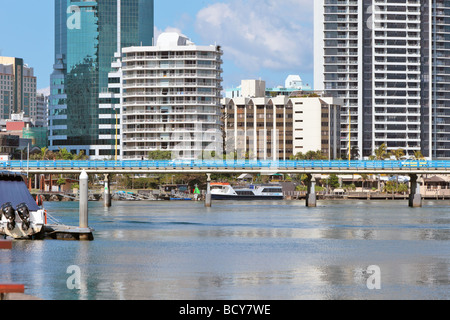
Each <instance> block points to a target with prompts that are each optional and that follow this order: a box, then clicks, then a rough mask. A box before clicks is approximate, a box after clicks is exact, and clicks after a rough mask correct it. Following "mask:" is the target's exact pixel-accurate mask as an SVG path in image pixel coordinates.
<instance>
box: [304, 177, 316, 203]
mask: <svg viewBox="0 0 450 320" xmlns="http://www.w3.org/2000/svg"><path fill="white" fill-rule="evenodd" d="M306 183H307V187H308V189H307V190H308V191H307V193H306V206H307V207H309V208H314V207H317V197H316V178H315V177H314V175H312V174H308V175H307V179H306Z"/></svg>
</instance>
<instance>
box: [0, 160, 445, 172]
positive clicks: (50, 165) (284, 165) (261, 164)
mask: <svg viewBox="0 0 450 320" xmlns="http://www.w3.org/2000/svg"><path fill="white" fill-rule="evenodd" d="M27 168H28V169H44V170H45V169H74V170H80V169H91V170H93V169H150V168H156V169H158V168H160V169H166V168H167V169H170V168H187V169H188V168H192V169H214V168H217V169H224V168H228V169H234V168H235V169H242V168H244V169H254V170H257V169H269V170H270V169H274V170H276V169H335V170H336V169H339V170H349V169H358V170H389V169H391V170H392V169H394V170H395V169H405V170H407V169H449V170H450V161H444V160H443V161H422V160H420V161H415V160H414V161H413V160H404V161H337V160H332V161H317V160H310V161H309V160H287V161H271V160H255V161H252V160H232V161H229V160H224V161H218V160H196V161H190V160H149V161H146V160H143V161H89V160H83V161H65V160H56V161H39V160H38V161H26V160H25V161H0V170H26V169H27Z"/></svg>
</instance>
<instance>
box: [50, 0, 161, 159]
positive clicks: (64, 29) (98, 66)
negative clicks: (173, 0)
mask: <svg viewBox="0 0 450 320" xmlns="http://www.w3.org/2000/svg"><path fill="white" fill-rule="evenodd" d="M119 4H120V13H121V14H120V25H121V30H120V31H121V32H120V39H121V47H128V46H139V45H152V41H153V25H154V22H153V17H154V3H153V0H122V1H118V0H97V1H73V0H55V66H54V72H53V74H52V76H51V86H52V88H51V98H50V100H51V101H50V115H49V126H50V132H49V140H50V147H49V148H50V149H51V150H57V149H58V148H59V147H61V148H67V149H68V150H70V151H74V152H78V151H80V150H84V151H85V152H86V153H87V154H91V155H93V153H94V152H95V150H93V148H92V146H94V145H110V144H114V143H115V141H99V140H98V131H99V124H100V119H99V108H98V104H99V93H100V92H102V91H105V90H107V86H108V73H109V72H110V71H111V62H112V61H113V57H114V53H115V52H117V48H118V45H117V42H118V32H117V31H118V30H117V28H118V9H119ZM101 121H104V119H102V120H101Z"/></svg>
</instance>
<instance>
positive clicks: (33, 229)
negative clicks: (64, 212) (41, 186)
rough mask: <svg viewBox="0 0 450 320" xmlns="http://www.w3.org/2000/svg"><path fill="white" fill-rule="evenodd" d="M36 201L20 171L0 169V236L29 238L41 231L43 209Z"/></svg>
mask: <svg viewBox="0 0 450 320" xmlns="http://www.w3.org/2000/svg"><path fill="white" fill-rule="evenodd" d="M36 202H37V201H35V200H34V199H33V196H32V195H31V194H30V192H29V191H28V188H27V186H26V184H25V181H24V179H23V176H22V174H21V173H14V172H1V171H0V236H3V237H5V238H6V237H7V236H9V237H12V238H14V239H30V238H32V237H33V236H34V235H37V234H39V233H40V232H41V231H43V228H44V225H45V210H44V209H43V208H40V207H39V206H38V204H37V203H36Z"/></svg>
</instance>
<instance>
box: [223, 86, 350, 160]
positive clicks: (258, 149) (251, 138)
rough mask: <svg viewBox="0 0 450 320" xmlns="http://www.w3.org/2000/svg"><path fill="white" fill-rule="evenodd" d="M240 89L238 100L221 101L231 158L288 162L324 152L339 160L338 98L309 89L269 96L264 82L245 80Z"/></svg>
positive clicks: (224, 99) (226, 141) (228, 150)
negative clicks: (294, 157)
mask: <svg viewBox="0 0 450 320" xmlns="http://www.w3.org/2000/svg"><path fill="white" fill-rule="evenodd" d="M241 88H242V90H241V91H240V96H238V97H234V98H228V97H226V98H223V99H222V105H223V113H224V119H225V130H224V131H225V132H224V133H225V143H226V149H227V156H230V154H232V156H234V154H236V153H237V155H236V156H237V157H238V158H239V159H242V158H244V157H245V158H248V159H251V160H253V159H259V160H289V159H290V158H291V157H292V156H295V155H296V154H298V153H303V154H306V153H307V152H309V151H313V152H316V151H320V152H322V154H323V155H324V156H325V157H327V158H329V159H338V158H339V156H340V152H339V148H340V121H339V118H340V105H341V104H342V101H341V100H340V99H336V98H333V97H325V96H323V95H322V94H321V93H320V92H311V91H310V90H307V91H303V90H298V91H296V92H292V93H291V95H290V96H286V95H283V94H280V95H276V96H274V97H270V96H267V94H266V92H265V91H264V88H265V81H261V80H259V81H255V80H242V84H241Z"/></svg>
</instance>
